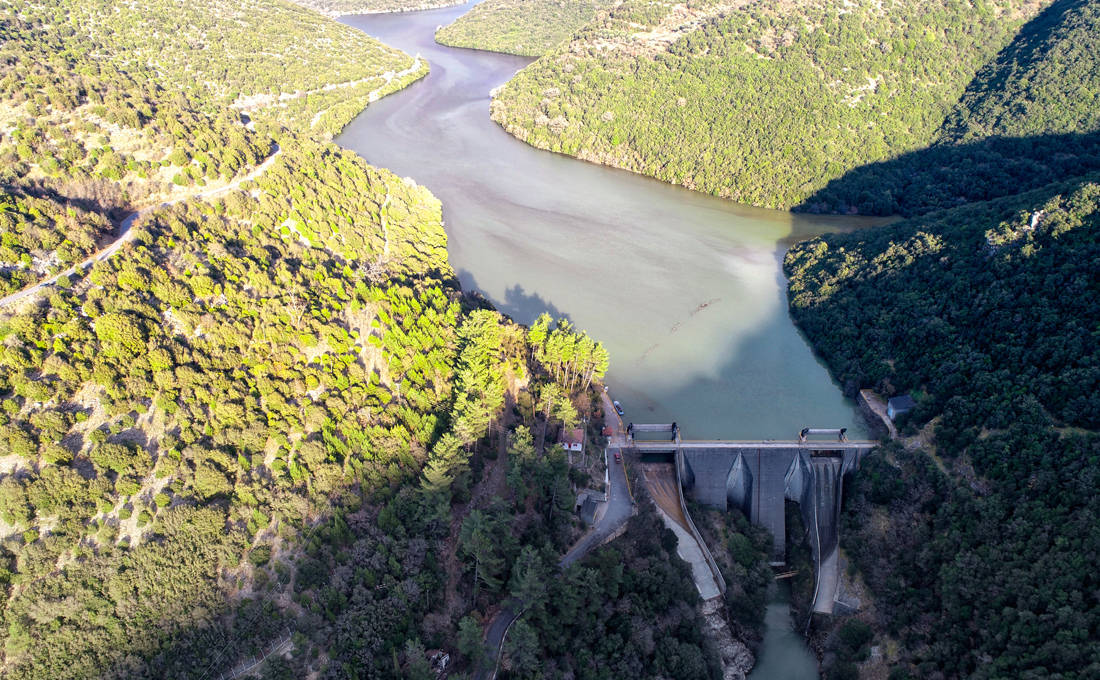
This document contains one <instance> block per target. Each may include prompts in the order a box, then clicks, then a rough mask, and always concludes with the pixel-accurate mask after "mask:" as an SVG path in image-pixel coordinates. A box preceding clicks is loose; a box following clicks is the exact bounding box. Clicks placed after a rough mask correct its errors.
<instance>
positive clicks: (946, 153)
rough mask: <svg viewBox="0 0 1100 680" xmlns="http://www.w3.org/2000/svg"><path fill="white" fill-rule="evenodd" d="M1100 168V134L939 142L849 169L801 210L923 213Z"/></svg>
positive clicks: (1008, 193) (1021, 190) (804, 204)
mask: <svg viewBox="0 0 1100 680" xmlns="http://www.w3.org/2000/svg"><path fill="white" fill-rule="evenodd" d="M1095 170H1100V133H1091V134H1084V135H1079V134H1065V135H1043V136H1036V137H1019V138H1008V137H993V138H990V139H986V140H983V141H980V142H974V143H971V144H962V145H958V146H954V145H950V146H949V145H938V146H933V147H930V148H927V149H922V150H920V151H914V152H912V153H908V154H905V155H903V156H900V157H898V158H895V159H893V160H889V161H882V162H879V163H871V164H869V165H865V166H863V167H860V168H856V169H855V170H851V171H849V172H848V173H847V174H845V175H844V176H842V177H838V178H837V179H834V180H833V181H831V182H829V184H827V185H826V186H825V187H824V188H823V189H821V190H820V191H818V192H817V193H816V194H814V195H813V196H811V197H810V198H809V199H807V200H806V201H804V202H803V203H802V204H800V205H798V206H796V207H795V208H794V211H795V212H836V213H849V214H860V215H905V216H911V215H919V214H922V213H926V212H929V211H932V210H938V209H941V208H951V207H955V206H958V205H961V204H964V203H969V202H972V201H986V200H990V199H994V198H1000V197H1002V196H1010V195H1012V194H1017V193H1021V192H1024V191H1029V190H1031V189H1037V188H1039V187H1041V186H1044V185H1047V184H1050V183H1051V182H1056V181H1059V180H1064V179H1068V178H1071V177H1076V176H1080V175H1084V174H1087V173H1089V172H1092V171H1095Z"/></svg>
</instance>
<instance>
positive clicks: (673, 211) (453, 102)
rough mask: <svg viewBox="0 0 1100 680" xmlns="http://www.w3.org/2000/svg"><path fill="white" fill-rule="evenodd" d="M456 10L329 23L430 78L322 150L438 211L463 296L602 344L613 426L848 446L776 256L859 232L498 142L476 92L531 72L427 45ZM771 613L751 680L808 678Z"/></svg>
mask: <svg viewBox="0 0 1100 680" xmlns="http://www.w3.org/2000/svg"><path fill="white" fill-rule="evenodd" d="M468 10H469V5H466V6H459V7H452V8H447V9H442V10H433V11H426V12H416V13H406V14H391V15H366V16H348V17H344V18H343V19H342V21H344V22H345V23H347V24H349V25H351V26H354V27H356V28H359V29H362V30H363V31H365V32H366V33H368V34H370V35H372V36H375V37H377V38H380V39H381V40H382V41H383V42H385V43H387V44H389V45H393V46H394V47H398V48H400V49H402V50H405V51H406V52H408V53H409V54H417V53H419V54H420V55H421V56H422V57H424V58H426V59H427V60H428V62H429V63H430V64H431V74H430V75H429V76H428V77H427V78H425V79H423V80H421V81H420V82H418V83H415V84H414V85H412V86H410V87H408V88H406V89H405V90H403V91H401V92H398V93H396V94H393V95H390V96H389V97H386V98H384V99H382V100H381V101H378V102H376V103H374V104H372V105H371V106H370V107H369V108H368V109H367V110H366V111H364V112H363V113H362V114H361V115H359V117H358V118H356V119H355V121H353V122H352V123H351V124H350V125H349V126H348V127H347V128H346V129H345V130H344V132H343V134H342V135H341V136H340V137H339V138H338V139H337V142H338V143H339V144H340V145H341V146H343V147H345V148H348V149H352V150H354V151H356V152H358V153H359V154H360V155H362V156H363V157H364V158H365V159H366V160H367V161H369V162H370V163H372V164H374V165H377V166H381V167H385V168H389V169H390V170H392V171H394V172H396V173H397V174H399V175H401V176H404V177H411V178H413V179H414V180H415V181H416V182H418V183H420V184H423V185H425V186H427V187H428V188H429V189H430V190H431V191H432V193H434V194H435V195H436V196H437V197H439V198H440V199H441V200H442V201H443V215H444V219H445V221H446V230H447V235H448V238H449V252H450V260H451V264H452V265H453V266H454V268H455V270H456V271H457V272H458V273H459V278H460V280H461V282H462V285H463V287H464V288H465V289H467V290H472V289H476V290H479V291H481V292H482V293H483V294H484V295H485V296H486V297H488V298H489V299H490V300H492V301H493V303H494V304H496V305H497V307H498V308H499V309H501V310H502V311H504V312H506V313H507V314H509V315H510V316H512V317H513V318H514V319H516V320H517V321H520V322H522V323H528V322H530V321H532V320H534V319H535V317H537V316H538V315H539V314H540V313H542V312H543V311H549V312H550V313H551V314H553V315H554V316H556V317H568V318H569V319H570V320H571V321H572V322H573V323H574V324H576V325H577V326H578V327H580V328H583V329H585V330H587V331H588V332H589V333H590V334H591V335H592V336H593V337H594V338H596V339H598V340H601V341H603V343H604V344H605V346H606V347H607V348H608V350H609V351H610V353H611V368H610V371H609V374H608V376H607V379H606V383H607V384H608V385H609V386H610V388H611V392H612V394H613V396H614V398H616V399H619V400H621V401H622V403H623V406H624V408H625V409H626V416H625V418H624V419H625V420H627V421H636V422H670V421H676V422H678V423H679V424H680V428H681V431H682V432H683V435H684V437H685V438H688V439H707V438H721V439H793V438H794V437H796V435H797V433H798V431H799V430H800V429H801V428H803V427H807V426H813V427H847V428H848V429H849V432H850V433H851V434H852V435H853V436H854V437H858V436H861V435H863V434H864V428H863V426H862V425H861V424H860V422H859V419H858V415H857V414H856V412H855V408H854V404H853V403H852V402H851V401H850V400H847V399H845V398H844V397H843V396H842V394H841V391H840V389H839V387H838V386H837V385H836V384H835V383H834V382H833V381H832V379H831V378H830V376H829V374H828V373H827V372H826V370H825V368H824V366H822V364H821V363H820V362H819V361H818V360H817V358H816V357H814V355H813V353H812V352H811V350H810V347H809V345H808V344H807V343H806V341H805V339H804V338H803V337H802V336H801V335H800V334H799V332H798V331H797V329H796V328H795V327H794V325H793V323H792V322H791V319H790V317H789V316H788V314H787V303H786V294H785V290H786V284H785V280H784V278H783V274H782V269H781V262H782V257H783V252H784V251H785V250H786V249H787V247H788V246H789V245H791V244H792V243H795V242H797V241H799V240H802V239H806V238H809V237H812V236H815V235H818V234H821V233H824V232H827V231H844V230H850V229H854V228H858V227H861V226H865V225H867V224H868V222H866V221H862V222H860V221H858V220H852V219H848V218H836V217H818V216H801V215H792V214H790V213H785V212H777V211H770V210H758V209H754V208H747V207H744V206H738V205H734V204H731V203H729V202H727V201H723V200H720V199H716V198H712V197H708V196H704V195H702V194H698V193H695V192H691V191H688V190H686V189H681V188H677V187H673V186H669V185H666V184H663V183H661V182H658V181H656V180H651V179H647V178H644V177H640V176H637V175H633V174H630V173H627V172H623V171H619V170H614V169H610V168H605V167H601V166H597V165H592V164H588V163H585V162H582V161H578V160H575V159H572V158H568V157H564V156H559V155H556V154H551V153H547V152H544V151H538V150H536V149H533V148H531V147H529V146H527V145H526V144H523V143H522V142H519V141H517V140H515V139H514V138H512V137H511V136H509V135H508V134H507V133H505V132H504V131H503V130H501V129H500V128H499V127H498V126H497V125H496V124H494V123H493V122H492V121H491V120H490V119H489V92H490V91H491V90H492V89H493V88H495V87H498V86H500V85H502V84H503V83H504V82H506V81H507V80H508V79H509V78H510V77H511V76H512V75H513V74H514V73H515V72H516V71H517V70H519V69H521V68H523V67H524V66H525V65H527V64H528V63H529V61H530V60H528V59H524V58H520V57H512V56H505V55H499V54H492V53H488V52H479V51H473V50H462V49H452V48H447V47H442V46H440V45H437V44H436V43H435V42H434V40H433V35H434V33H435V29H436V27H437V26H440V25H445V24H449V23H451V22H452V21H454V20H455V19H456V18H457V17H458V16H460V15H461V14H463V13H464V12H466V11H468ZM783 611H785V607H784V606H783V605H782V604H774V605H773V606H772V608H771V609H770V610H769V623H770V624H771V625H770V627H769V633H768V638H769V639H768V642H767V643H766V644H765V648H764V650H763V654H762V656H761V659H760V665H759V667H758V671H757V672H754V674H753V677H754V678H774V679H776V680H780V679H782V680H798V679H799V678H815V677H817V675H816V664H815V662H814V660H813V658H812V656H810V655H809V653H808V652H807V651H806V650H805V648H804V647H803V646H802V645H801V643H800V641H799V639H798V638H797V636H795V635H793V634H791V633H790V631H789V626H787V625H786V624H783V623H782V622H781V621H780V622H778V623H776V616H777V613H778V618H779V619H782V618H783V615H782V612H783ZM777 626H778V627H777ZM777 636H778V637H777ZM792 640H793V642H792ZM772 663H776V664H777V665H776V666H774V668H775V670H774V671H767V668H769V667H772V666H770V664H772Z"/></svg>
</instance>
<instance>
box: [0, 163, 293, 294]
mask: <svg viewBox="0 0 1100 680" xmlns="http://www.w3.org/2000/svg"><path fill="white" fill-rule="evenodd" d="M282 151H283V150H282V149H280V148H279V145H278V144H276V145H275V146H274V148H273V149H272V151H271V155H270V156H268V157H267V158H266V159H264V161H263V162H262V163H260V164H259V165H257V166H256V167H255V168H253V169H252V171H251V172H249V173H248V174H247V175H245V176H243V177H240V178H238V179H235V180H233V181H232V182H230V183H229V184H226V185H225V186H223V187H218V188H217V189H212V190H210V191H205V192H203V191H200V192H196V193H192V194H185V195H182V196H177V197H176V198H173V199H170V200H168V201H165V202H163V203H158V204H156V205H151V206H149V207H147V208H142V209H141V210H138V211H137V212H133V213H130V214H129V215H127V216H126V218H125V219H124V220H122V222H121V223H120V224H119V228H118V236H117V237H116V238H115V240H114V241H112V242H111V243H109V244H108V245H106V246H104V247H103V248H101V249H99V250H98V251H96V252H94V253H92V254H91V255H89V256H88V257H87V258H86V259H85V260H84V261H83V262H80V263H79V264H75V265H73V266H72V267H69V268H68V269H66V270H65V271H63V272H61V273H59V274H55V275H53V276H51V277H49V278H46V279H43V280H41V281H39V282H38V283H33V284H31V285H30V286H27V287H26V288H24V289H23V290H20V291H17V292H15V293H12V294H11V295H8V296H7V297H4V298H0V307H6V306H8V305H11V304H14V303H16V302H19V301H21V300H26V299H28V298H30V297H32V296H34V295H35V294H37V293H38V292H39V291H41V290H42V289H43V288H45V287H47V286H52V285H53V284H55V283H57V280H58V279H60V278H61V277H62V276H70V275H72V274H75V273H76V272H77V271H78V270H81V269H88V268H89V267H91V266H92V265H94V264H95V263H96V262H102V261H103V260H106V259H107V258H109V257H112V256H114V255H115V253H117V252H118V251H119V250H120V249H121V248H122V246H123V244H125V243H126V242H127V241H130V240H132V239H133V237H134V233H133V226H134V222H135V221H136V220H137V219H138V218H139V217H142V216H143V215H146V214H148V213H150V212H152V211H154V210H158V209H160V208H164V207H167V206H170V205H175V204H176V203H180V202H183V201H189V200H192V199H202V200H208V199H211V198H216V197H218V196H221V195H222V194H226V193H229V192H230V191H234V190H235V189H237V187H239V186H240V185H241V184H244V183H245V182H247V181H249V180H253V179H256V178H257V177H259V176H260V175H262V174H264V173H265V172H267V170H268V168H270V167H271V164H272V163H274V162H275V159H276V158H278V157H279V154H281V153H282Z"/></svg>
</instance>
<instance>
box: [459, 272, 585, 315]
mask: <svg viewBox="0 0 1100 680" xmlns="http://www.w3.org/2000/svg"><path fill="white" fill-rule="evenodd" d="M458 280H459V282H460V283H461V284H462V290H463V291H465V292H466V294H467V295H470V294H476V295H480V296H481V297H483V298H485V300H487V301H488V302H489V303H490V304H492V306H493V307H495V308H496V309H497V310H498V311H500V312H501V313H503V314H506V315H508V316H509V317H511V318H512V319H514V320H515V321H516V322H518V323H521V324H530V323H532V322H533V321H534V320H535V319H537V318H538V317H539V315H540V314H542V313H543V312H546V313H547V314H549V315H550V316H551V317H553V318H555V319H565V320H567V321H569V322H570V323H572V319H571V318H570V316H569V314H568V313H566V312H563V311H562V310H561V309H559V308H558V307H557V306H556V305H555V304H554V303H553V302H551V301H549V300H547V299H546V298H544V297H543V296H542V295H540V294H539V293H528V292H527V289H526V288H524V287H523V284H521V283H517V284H515V285H513V286H511V287H509V288H507V289H505V291H504V299H503V300H497V299H493V298H490V297H489V296H487V295H485V294H484V293H483V292H482V290H483V289H482V287H481V286H479V285H478V283H477V278H476V277H475V276H474V274H473V273H472V272H471V271H470V270H468V269H462V270H459V272H458Z"/></svg>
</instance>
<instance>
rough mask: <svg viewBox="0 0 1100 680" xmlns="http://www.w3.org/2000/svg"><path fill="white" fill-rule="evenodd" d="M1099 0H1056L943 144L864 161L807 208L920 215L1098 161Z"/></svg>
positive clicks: (1030, 185)
mask: <svg viewBox="0 0 1100 680" xmlns="http://www.w3.org/2000/svg"><path fill="white" fill-rule="evenodd" d="M1098 55H1100V2H1096V1H1095V0H1057V1H1056V2H1054V3H1052V4H1051V5H1050V6H1049V7H1047V8H1046V9H1045V10H1044V11H1043V12H1042V13H1041V14H1039V16H1037V17H1036V18H1035V19H1034V20H1032V21H1030V22H1029V23H1027V24H1026V25H1025V26H1024V27H1023V29H1022V30H1021V31H1020V33H1019V34H1018V35H1017V36H1016V38H1015V39H1014V40H1013V41H1012V42H1011V43H1010V44H1009V45H1008V46H1007V47H1006V48H1005V49H1004V50H1002V51H1001V52H1000V53H999V54H998V55H997V57H996V58H995V59H993V60H992V61H991V62H990V63H989V64H987V65H986V66H985V67H984V68H983V69H982V70H981V71H980V72H979V73H978V74H977V76H976V77H975V78H974V80H973V81H972V82H971V83H970V85H969V86H967V89H966V92H965V93H964V94H963V96H962V98H961V99H960V100H959V102H958V103H957V104H956V105H955V107H954V109H953V110H952V111H951V113H950V114H949V115H948V117H947V119H946V120H945V121H944V123H943V125H942V126H941V128H940V130H939V132H938V133H937V135H936V139H935V143H934V144H933V145H932V146H931V147H929V148H927V149H922V150H920V151H916V152H913V153H911V154H905V155H903V156H901V157H899V158H897V159H892V160H889V161H885V162H882V163H876V164H872V165H870V166H867V167H864V168H859V169H857V170H854V171H853V172H851V173H848V174H847V175H845V176H844V177H842V178H840V179H838V180H836V181H834V182H831V183H830V184H829V186H827V187H826V188H825V189H823V190H822V191H820V192H818V193H817V194H815V195H814V196H813V197H812V198H810V199H808V200H807V201H806V203H805V204H804V205H803V206H802V207H803V208H804V209H809V210H829V211H840V212H845V211H850V210H853V209H854V210H858V211H859V212H861V213H866V214H884V215H885V214H893V213H899V212H900V213H903V214H909V215H912V214H919V213H923V212H927V211H928V210H932V209H936V208H944V207H952V206H955V205H958V204H960V203H963V202H966V201H974V200H988V199H991V198H997V197H1000V196H1008V195H1012V194H1015V193H1018V192H1020V191H1024V190H1028V189H1034V188H1038V187H1040V186H1043V185H1044V184H1047V183H1048V182H1051V181H1055V180H1060V179H1067V178H1070V177H1074V176H1079V175H1082V174H1084V173H1086V172H1090V171H1093V170H1097V169H1100V106H1098V105H1097V102H1098V97H1100V57H1098Z"/></svg>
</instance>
